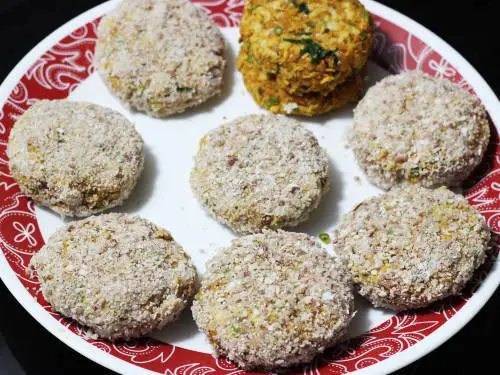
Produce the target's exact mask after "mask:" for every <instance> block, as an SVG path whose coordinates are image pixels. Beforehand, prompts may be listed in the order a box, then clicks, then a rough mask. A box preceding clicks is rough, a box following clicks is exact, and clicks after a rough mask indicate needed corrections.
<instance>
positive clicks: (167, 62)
mask: <svg viewBox="0 0 500 375" xmlns="http://www.w3.org/2000/svg"><path fill="white" fill-rule="evenodd" d="M95 64H96V66H97V68H98V70H99V72H100V74H101V76H102V78H103V79H104V81H105V83H106V84H107V86H108V87H109V89H110V90H111V91H112V92H113V93H114V94H115V95H117V96H118V97H119V98H120V99H121V100H122V101H123V102H125V103H126V104H128V105H129V106H130V107H131V108H132V109H135V110H137V111H142V112H146V113H148V114H149V115H151V116H155V117H167V116H169V115H172V114H174V113H178V112H183V111H184V110H186V109H187V108H189V107H192V106H194V105H197V104H200V103H202V102H204V101H206V100H207V99H209V98H210V97H212V96H214V95H216V94H219V93H220V92H221V90H222V85H223V74H224V68H225V65H226V60H225V57H224V39H223V37H222V34H221V32H220V31H219V29H218V28H217V27H216V26H215V24H214V23H213V22H212V21H211V20H210V19H209V18H208V16H207V15H206V14H205V13H204V12H203V11H202V10H201V9H198V8H197V7H196V6H195V5H194V4H192V3H191V2H190V1H188V0H123V1H121V2H120V3H119V4H118V6H117V8H116V9H115V10H113V11H112V12H110V13H109V14H108V15H106V16H105V17H104V18H103V20H102V21H101V23H100V25H99V30H98V40H97V45H96V53H95Z"/></svg>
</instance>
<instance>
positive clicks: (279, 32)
mask: <svg viewBox="0 0 500 375" xmlns="http://www.w3.org/2000/svg"><path fill="white" fill-rule="evenodd" d="M274 33H275V34H276V35H278V36H280V35H281V34H283V28H282V27H280V26H278V27H275V28H274Z"/></svg>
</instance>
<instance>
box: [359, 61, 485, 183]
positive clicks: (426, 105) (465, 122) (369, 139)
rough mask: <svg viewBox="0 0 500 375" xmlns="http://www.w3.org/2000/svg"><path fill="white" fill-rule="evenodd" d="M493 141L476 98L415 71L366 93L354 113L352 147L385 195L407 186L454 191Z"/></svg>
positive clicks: (399, 76) (391, 77)
mask: <svg viewBox="0 0 500 375" xmlns="http://www.w3.org/2000/svg"><path fill="white" fill-rule="evenodd" d="M489 137H490V129H489V123H488V117H487V114H486V110H485V109H484V107H483V106H482V105H481V104H480V102H479V100H478V98H477V97H475V96H474V95H472V94H470V93H468V92H467V91H465V90H464V89H462V88H460V87H459V86H458V85H455V84H453V83H451V82H450V81H448V80H446V79H443V78H433V77H431V76H429V75H427V74H424V73H421V72H416V71H414V72H406V73H402V74H398V75H394V76H389V77H387V78H384V79H383V80H382V81H380V82H379V83H377V84H376V85H375V86H373V87H372V88H370V89H369V90H368V92H367V93H366V96H365V97H364V98H363V100H362V101H361V102H360V103H359V104H358V106H357V108H356V110H355V112H354V125H353V129H352V133H351V135H350V145H351V147H352V149H353V151H354V154H355V156H356V158H357V160H358V163H359V165H360V166H361V168H363V170H364V171H365V173H366V174H367V175H368V178H369V179H370V180H371V181H372V182H373V183H374V184H376V185H377V186H379V187H381V188H383V189H389V188H390V187H392V186H394V185H396V184H398V183H399V182H401V181H404V180H408V181H411V182H418V183H419V184H421V185H423V186H426V187H434V186H440V185H447V186H455V185H459V184H460V183H462V182H463V181H464V180H465V179H467V177H468V176H469V175H470V174H471V172H472V171H473V170H474V168H475V167H476V166H477V165H478V164H479V163H480V162H481V160H482V158H483V155H484V153H485V151H486V148H487V146H488V141H489Z"/></svg>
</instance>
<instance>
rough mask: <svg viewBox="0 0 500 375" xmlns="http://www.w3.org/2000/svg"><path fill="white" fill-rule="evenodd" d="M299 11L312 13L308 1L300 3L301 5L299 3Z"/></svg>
mask: <svg viewBox="0 0 500 375" xmlns="http://www.w3.org/2000/svg"><path fill="white" fill-rule="evenodd" d="M299 12H300V13H304V14H309V13H310V10H309V7H308V6H307V4H306V3H300V5H299Z"/></svg>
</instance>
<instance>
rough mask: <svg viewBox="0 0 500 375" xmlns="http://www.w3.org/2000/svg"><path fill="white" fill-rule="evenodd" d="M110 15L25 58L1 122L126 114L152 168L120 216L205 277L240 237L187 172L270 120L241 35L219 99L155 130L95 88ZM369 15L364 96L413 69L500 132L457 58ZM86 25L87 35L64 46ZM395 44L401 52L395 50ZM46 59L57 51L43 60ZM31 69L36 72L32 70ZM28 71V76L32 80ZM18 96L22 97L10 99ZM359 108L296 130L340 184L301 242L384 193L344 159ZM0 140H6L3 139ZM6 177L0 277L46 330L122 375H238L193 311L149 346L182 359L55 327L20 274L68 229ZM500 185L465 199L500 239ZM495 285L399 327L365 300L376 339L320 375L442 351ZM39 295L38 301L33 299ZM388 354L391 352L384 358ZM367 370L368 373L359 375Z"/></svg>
mask: <svg viewBox="0 0 500 375" xmlns="http://www.w3.org/2000/svg"><path fill="white" fill-rule="evenodd" d="M115 3H116V2H115V1H111V2H108V3H104V4H102V5H100V6H98V7H96V8H94V9H92V10H90V11H88V12H86V13H84V14H82V15H81V16H79V17H77V18H75V19H74V20H72V21H70V22H68V23H67V24H66V25H64V26H62V27H61V28H60V29H58V30H57V31H55V32H54V33H53V34H51V35H50V36H48V37H47V38H46V39H44V40H43V41H42V42H41V43H40V44H39V45H37V46H36V47H35V48H34V49H33V50H32V51H31V52H30V53H29V54H27V55H26V57H25V58H24V59H23V60H22V61H21V62H20V63H19V64H18V65H17V66H16V67H15V69H14V70H13V71H12V72H11V73H10V74H9V76H8V77H7V79H6V80H5V81H4V83H3V84H2V86H1V89H0V102H1V103H4V102H5V103H6V104H5V106H4V108H3V112H1V113H0V121H2V124H3V125H2V126H3V127H5V128H7V129H8V128H9V127H10V126H11V123H12V121H13V119H12V118H10V116H14V117H15V116H17V115H19V114H20V113H22V111H23V110H24V109H25V108H27V107H28V106H29V105H30V103H31V102H32V99H40V98H45V97H48V98H55V97H57V95H60V96H61V97H65V96H67V95H68V93H69V91H71V93H70V95H69V99H70V100H79V101H88V102H93V103H96V104H100V105H104V106H107V107H110V108H113V109H116V110H118V111H120V112H121V113H123V114H124V115H125V116H126V117H127V118H129V119H130V120H131V121H132V122H134V123H135V124H136V126H137V128H138V130H139V132H140V133H141V134H142V136H143V138H144V140H145V144H146V166H145V171H144V174H143V176H142V177H141V180H140V182H139V184H138V187H137V189H136V190H135V191H134V193H133V195H132V197H131V198H130V200H129V201H128V202H127V203H126V204H125V205H124V206H123V207H121V208H118V209H116V210H115V211H120V212H128V213H133V214H139V215H141V216H143V217H145V218H148V219H150V220H152V221H153V222H155V223H157V224H158V225H160V226H163V227H165V228H167V229H168V230H169V231H171V232H172V234H173V236H174V237H175V239H176V240H177V241H178V242H179V243H180V244H182V246H183V247H184V248H185V249H186V251H187V252H188V253H189V254H190V255H191V257H192V259H193V261H194V263H195V265H196V267H197V269H198V272H199V273H200V274H201V273H203V272H204V265H205V262H206V261H207V260H208V259H209V258H210V257H211V256H212V255H213V254H214V251H215V249H216V248H218V247H220V246H225V245H227V244H228V243H229V242H230V240H231V239H232V238H234V234H233V233H232V232H231V231H230V230H228V229H227V228H225V227H223V226H221V225H220V224H218V223H217V222H216V221H214V220H213V219H211V218H210V217H209V216H208V215H207V214H206V212H205V211H204V210H203V209H202V207H201V206H200V205H199V203H198V202H197V200H196V199H195V197H194V196H193V194H192V193H191V190H190V187H189V182H188V179H189V171H190V169H191V167H192V163H193V156H194V154H195V152H196V149H197V146H198V142H199V139H200V138H201V137H202V136H203V135H204V134H205V133H206V132H207V131H208V130H210V129H213V128H214V127H216V126H218V125H220V124H221V123H224V122H226V121H229V120H231V119H233V118H235V117H237V116H241V115H245V114H250V113H258V112H264V111H263V110H262V109H260V108H259V107H258V106H257V105H256V104H255V103H254V102H253V100H252V99H251V97H250V95H249V94H248V92H247V91H246V89H245V87H244V85H243V82H242V79H241V76H240V74H239V73H238V72H237V71H236V69H235V66H234V59H235V55H237V51H238V42H237V41H238V37H239V32H238V29H237V28H235V27H224V28H223V29H222V31H223V34H224V36H225V37H226V40H227V42H228V46H229V48H228V49H229V50H230V51H229V53H228V58H229V68H228V70H227V72H226V79H225V90H224V93H223V94H222V96H221V97H219V98H216V99H213V100H211V101H209V102H208V103H205V104H203V105H201V106H199V107H197V108H195V109H193V110H189V111H188V112H186V113H184V114H181V115H177V116H174V117H172V118H169V119H167V120H159V119H153V118H150V117H147V116H145V115H143V114H137V113H131V112H129V111H128V110H127V109H126V108H125V107H124V106H122V104H121V103H120V102H118V101H117V100H116V99H115V98H114V97H113V96H111V94H110V93H109V92H108V90H107V89H106V87H105V86H104V84H103V82H102V80H101V79H100V77H99V76H98V75H97V74H96V73H92V68H91V66H90V63H89V62H90V61H91V57H92V56H91V50H92V47H91V46H92V44H93V42H94V40H95V37H94V34H93V33H94V32H95V30H94V29H95V23H93V24H92V23H91V24H89V25H87V24H88V23H89V22H92V21H93V20H95V19H96V18H98V17H99V16H101V15H103V14H104V13H106V12H107V11H109V10H110V9H112V8H113V6H114V5H115ZM199 3H201V4H200V5H202V6H204V7H205V9H206V10H207V12H209V13H210V15H211V16H212V17H213V18H214V19H215V20H217V21H218V22H219V23H229V24H231V23H233V22H234V20H235V19H237V15H238V12H239V11H240V10H238V9H240V8H238V6H239V5H241V4H239V5H238V4H236V5H235V2H234V1H228V2H226V1H220V0H214V1H203V2H199ZM236 3H237V2H236ZM364 3H365V4H366V6H367V8H368V9H369V10H370V11H371V12H373V13H374V14H375V15H377V16H378V17H376V18H375V20H376V23H377V24H378V28H377V34H376V38H375V39H376V44H375V49H376V58H375V60H376V61H377V64H376V63H370V66H369V82H368V85H370V84H372V83H373V82H375V81H376V80H378V79H380V78H382V77H384V76H386V75H387V74H389V73H388V72H387V71H386V70H384V69H383V68H381V67H380V66H379V65H378V64H381V65H383V66H384V67H386V68H390V69H392V70H396V71H398V70H406V69H412V68H417V69H423V70H426V71H428V72H430V73H434V74H435V75H446V74H448V75H449V78H451V79H453V80H456V81H460V82H461V84H463V85H466V84H468V85H469V86H470V87H471V88H473V89H474V91H475V92H476V93H477V95H478V96H479V97H480V98H481V100H482V102H483V103H484V105H485V106H486V107H487V109H488V111H489V113H490V116H491V118H492V120H493V122H494V123H496V124H499V123H500V104H499V102H498V99H497V98H496V97H495V95H494V94H493V92H492V90H491V89H490V88H489V87H488V85H487V84H486V83H485V82H484V80H483V79H482V78H481V77H480V76H479V74H478V73H477V72H476V71H475V70H474V69H473V68H472V67H471V66H470V65H469V64H468V63H467V62H466V61H465V60H464V59H463V58H462V57H461V56H460V55H459V54H458V53H457V52H455V51H454V50H453V49H452V48H451V47H449V46H448V45H447V44H445V43H444V42H443V41H442V40H441V39H439V38H438V37H436V36H435V35H434V34H432V33H431V32H429V31H428V30H426V29H424V28H423V27H422V26H420V25H418V24H416V23H415V22H413V21H411V20H410V19H408V18H406V17H404V16H402V15H401V14H399V13H397V12H395V11H393V10H390V9H388V8H386V7H384V6H382V5H380V4H378V3H376V2H373V1H364ZM235 15H236V16H235ZM83 25H87V26H85V27H84V28H83V29H81V31H79V32H78V33H74V34H72V35H70V36H69V38H67V39H66V40H65V41H63V42H62V43H58V42H59V41H60V40H61V39H62V38H64V37H67V36H68V35H69V34H70V33H71V32H72V31H73V30H75V29H76V28H78V27H81V26H83ZM388 36H390V37H388ZM415 36H418V38H419V39H417V38H415ZM398 39H401V41H400V42H398ZM56 45H57V46H56ZM53 46H55V47H53ZM89 46H90V47H89ZM47 50H50V51H49V52H47V53H45V51H47ZM391 51H392V52H391ZM44 53H45V54H44ZM42 54H43V56H42ZM391 54H392V55H393V56H394V58H392V57H391ZM439 55H440V56H444V58H445V59H446V60H444V59H442V58H440V56H439ZM41 56H42V57H41ZM52 56H56V57H57V58H58V59H59V60H60V61H59V62H57V63H55V62H53V61H52V60H51V58H50V57H52ZM33 64H35V65H34V67H32V68H30V66H32V65H33ZM27 71H28V74H27V75H25V74H26V72H27ZM450 72H452V73H450ZM88 73H91V74H90V75H89V74H88ZM87 75H88V77H87ZM23 76H24V78H23ZM461 77H463V78H461ZM20 81H21V83H20V84H19V82H20ZM16 85H17V86H16ZM37 85H38V86H37ZM13 89H16V90H17V91H15V92H14V93H13V94H12V95H11V92H12V90H13ZM9 95H11V96H10V98H9ZM13 107H16V108H14V109H13ZM352 108H353V107H352V106H349V107H346V108H345V109H342V110H341V111H337V112H334V113H332V114H330V115H325V116H320V117H319V118H317V119H301V120H302V121H303V122H304V123H305V124H306V126H307V128H308V129H310V130H311V131H313V132H314V134H315V135H316V136H317V137H318V139H319V142H320V144H321V145H322V146H323V147H324V148H326V149H327V151H328V154H329V157H330V161H331V166H332V170H333V176H334V177H333V186H332V189H331V191H330V192H329V193H328V195H327V196H326V197H325V198H324V200H323V201H322V203H321V205H320V208H319V209H318V210H317V211H316V212H315V213H314V214H313V216H312V218H311V219H310V220H309V221H308V222H307V223H305V224H303V225H301V226H299V227H298V228H296V229H294V230H296V231H303V232H307V233H309V234H311V235H314V236H317V235H318V234H319V233H321V232H325V231H329V230H330V229H332V228H333V227H334V226H335V225H336V224H338V222H339V219H340V218H341V216H342V215H343V214H344V213H345V212H347V211H348V210H350V209H351V208H352V207H353V206H354V205H355V204H356V203H358V202H359V201H361V200H363V199H365V198H368V197H370V196H373V195H375V194H379V193H380V192H381V191H380V190H379V189H378V188H376V187H374V186H373V185H371V184H370V183H369V182H368V181H367V180H366V178H365V177H364V174H363V173H362V171H361V170H360V169H359V168H358V166H357V165H356V163H355V161H354V158H353V155H352V152H351V151H350V150H349V149H347V148H346V147H345V132H346V130H347V129H348V128H349V126H350V124H351V120H352ZM1 130H2V129H1V128H0V133H1ZM6 134H8V131H6V132H4V134H3V142H4V143H3V144H2V145H3V147H1V150H2V153H0V157H1V156H3V155H4V148H5V141H6ZM2 159H5V157H3V158H2ZM0 163H2V164H3V165H4V166H5V165H6V164H5V163H6V162H5V160H4V161H3V162H2V161H1V160H0ZM4 175H5V176H4ZM1 176H3V177H5V180H1V179H0V187H1V188H3V189H4V193H3V194H4V196H3V197H2V199H3V201H4V203H3V205H2V208H1V209H0V210H1V211H0V224H1V225H0V235H1V245H2V250H3V252H4V254H5V255H6V257H3V256H0V276H1V277H2V280H3V281H4V282H5V284H6V285H7V287H8V288H9V290H10V291H11V292H12V294H13V295H14V296H15V297H16V298H17V299H18V301H19V302H20V303H21V304H22V305H23V307H24V308H26V309H27V310H28V311H29V312H30V314H31V315H32V316H33V317H34V318H35V319H37V320H38V321H39V322H40V323H41V324H42V325H43V326H44V327H46V328H47V329H48V330H49V331H50V332H52V333H53V334H54V335H55V336H57V337H58V338H60V339H61V340H62V341H63V342H65V343H67V344H68V345H69V346H71V347H72V348H73V349H75V350H77V351H78V352H80V353H81V354H83V355H85V356H87V357H88V358H90V359H92V360H94V361H96V362H98V363H100V364H102V365H104V366H106V367H108V368H110V369H113V370H115V371H118V372H125V373H147V372H149V370H152V369H154V370H156V371H162V372H163V371H165V370H167V369H168V370H170V371H172V372H175V371H176V370H177V371H180V370H181V369H183V370H186V369H190V371H194V370H195V369H201V368H204V369H206V370H209V369H215V370H216V371H218V372H220V373H229V372H231V371H233V368H232V367H231V365H230V364H228V363H226V362H224V361H214V360H210V359H209V358H210V357H209V356H206V355H205V356H200V355H199V353H197V352H205V353H209V352H211V348H210V346H209V345H208V343H207V342H206V340H205V338H204V337H203V336H202V335H201V334H200V333H199V332H198V331H197V329H196V326H195V324H194V322H193V320H192V318H191V315H190V312H189V311H186V312H185V313H183V315H182V317H181V319H180V321H178V322H176V323H174V324H172V325H169V326H168V327H166V328H165V329H163V330H162V331H159V332H157V333H155V334H154V338H156V339H158V340H160V341H163V342H167V343H169V344H172V345H174V346H175V347H171V346H167V345H166V346H161V345H160V346H157V345H155V344H154V343H152V342H146V343H144V342H139V343H138V344H137V346H136V347H133V346H130V345H129V346H126V345H121V346H120V345H111V344H109V343H106V342H100V341H97V342H96V341H94V340H90V339H89V338H88V337H86V336H85V332H84V331H82V330H81V329H80V328H79V327H76V326H75V325H74V324H69V322H67V321H64V320H62V319H60V317H58V316H57V314H52V315H51V314H50V313H49V312H48V311H47V310H48V307H47V306H46V304H45V303H44V301H43V300H41V299H40V296H39V294H37V293H38V284H37V283H36V281H33V280H31V279H29V278H28V277H27V276H26V275H25V274H23V272H22V268H23V267H24V266H26V264H27V263H26V262H27V260H29V257H30V256H31V254H32V252H33V251H36V250H37V249H38V248H39V247H40V245H41V243H42V242H41V239H40V235H39V233H38V227H37V225H36V224H37V223H38V226H39V228H40V230H41V233H42V235H43V238H45V239H46V238H47V237H48V236H49V235H50V234H52V233H53V232H54V231H55V229H57V228H59V227H60V226H62V225H63V224H64V222H63V221H62V220H61V219H60V217H58V216H57V215H55V214H53V213H52V212H51V211H49V210H47V209H43V208H39V207H36V209H35V212H34V213H33V212H31V211H30V206H29V205H30V203H29V202H28V201H27V200H26V199H25V198H24V197H21V196H19V194H18V193H17V186H15V184H13V183H11V180H9V178H10V177H9V176H8V171H6V172H2V170H0V177H1ZM356 177H359V179H360V182H357V181H356V179H355V178H356ZM9 181H10V182H9ZM499 182H500V178H498V176H497V174H496V171H495V170H491V171H490V176H489V177H487V178H486V179H485V180H483V181H482V182H481V183H479V184H478V185H477V186H476V187H475V188H473V189H472V190H471V191H470V192H469V193H468V198H469V200H470V201H471V203H472V204H476V205H477V206H478V208H479V209H480V210H481V211H482V212H483V213H484V214H485V216H487V218H488V220H489V224H490V226H492V227H493V229H494V230H496V231H498V225H497V220H498V217H497V216H498V214H499V213H500V203H499V202H498V190H500V189H497V187H498V186H499V185H496V184H497V183H499ZM485 189H486V190H485ZM495 190H496V193H495ZM491 197H496V198H491ZM492 199H493V200H492ZM9 200H10V201H9ZM485 200H487V202H486V203H485ZM490 200H491V202H490ZM5 202H12V204H10V205H8V204H6V203H5ZM2 218H5V220H4V219H2ZM33 241H35V242H36V243H35V244H34V243H33ZM30 246H31V247H30ZM16 276H19V277H21V278H22V280H20V279H19V278H18V277H16ZM21 281H23V282H24V284H23V282H21ZM499 283H500V270H499V267H498V262H497V263H495V264H494V265H493V267H492V269H491V270H490V271H489V272H488V274H487V277H486V279H485V280H484V281H483V282H482V283H481V285H480V287H479V288H478V290H477V291H476V292H475V293H474V294H473V295H472V296H471V297H470V298H469V299H468V301H467V302H466V303H465V301H457V300H454V301H447V302H446V303H444V304H443V305H439V306H437V307H435V309H434V310H432V311H431V310H428V311H422V312H419V313H409V314H400V315H398V316H393V315H394V314H393V313H392V312H389V311H385V310H381V309H374V308H372V307H370V306H369V305H368V304H367V303H366V302H364V301H362V300H361V299H359V300H358V307H359V313H358V314H357V316H356V318H355V321H354V323H353V326H352V327H351V329H350V331H349V336H350V337H355V336H358V335H360V334H363V333H366V332H367V331H369V330H371V329H373V328H375V330H372V331H371V332H370V333H368V334H367V340H368V341H367V342H364V343H363V344H362V345H357V346H354V347H353V348H352V350H353V352H350V353H348V354H346V353H343V354H342V357H340V358H338V359H337V360H335V361H334V360H332V359H331V355H330V354H329V355H328V356H327V355H325V356H323V357H322V359H319V360H317V361H316V362H315V363H314V364H313V366H315V368H317V369H319V371H320V372H321V373H322V372H323V371H325V372H326V370H330V371H337V372H343V371H352V370H357V371H358V372H359V373H370V374H374V373H387V372H390V371H393V370H396V369H398V368H400V367H402V366H404V365H406V364H408V363H410V362H411V361H414V360H416V359H417V358H419V357H421V356H422V355H424V354H426V353H428V352H429V351H431V350H432V349H434V348H436V347H437V346H439V345H440V344H441V343H443V342H444V341H445V340H446V339H448V338H449V337H451V336H452V335H453V334H454V333H455V332H457V331H458V330H459V329H460V328H461V327H463V326H464V325H465V324H466V323H467V322H468V321H469V320H470V319H471V318H472V317H473V316H474V315H475V314H476V313H477V312H478V311H479V309H480V308H481V307H482V306H483V305H484V304H485V303H486V301H487V300H488V298H489V297H490V296H491V294H492V293H493V292H494V291H495V289H496V288H497V286H498V285H499ZM32 295H37V296H38V297H39V298H38V299H34V298H33V297H32ZM446 309H448V310H446ZM60 321H62V322H63V324H61V322H60ZM384 322H385V323H384ZM382 323H384V324H382ZM381 324H382V326H381V327H380V325H381ZM68 325H69V328H68ZM376 327H378V328H376ZM365 341H366V339H365ZM181 348H184V349H187V350H182V349H181ZM384 348H388V351H386V353H384ZM193 351H194V352H193ZM329 356H330V357H329ZM471 360H473V359H471ZM325 361H328V362H330V361H331V362H332V363H325ZM368 365H369V366H368ZM366 366H368V367H366ZM362 367H366V368H364V369H361V368H362Z"/></svg>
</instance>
